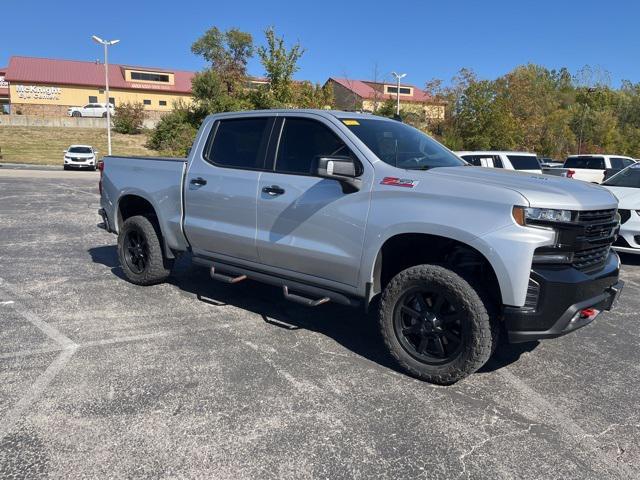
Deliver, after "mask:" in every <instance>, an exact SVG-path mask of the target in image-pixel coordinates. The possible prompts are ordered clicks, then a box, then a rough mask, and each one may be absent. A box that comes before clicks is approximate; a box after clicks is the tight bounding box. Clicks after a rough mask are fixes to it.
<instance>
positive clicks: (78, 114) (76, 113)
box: [71, 112, 82, 118]
mask: <svg viewBox="0 0 640 480" xmlns="http://www.w3.org/2000/svg"><path fill="white" fill-rule="evenodd" d="M71 116H72V117H76V118H78V117H81V116H82V114H81V113H80V112H73V113H72V114H71Z"/></svg>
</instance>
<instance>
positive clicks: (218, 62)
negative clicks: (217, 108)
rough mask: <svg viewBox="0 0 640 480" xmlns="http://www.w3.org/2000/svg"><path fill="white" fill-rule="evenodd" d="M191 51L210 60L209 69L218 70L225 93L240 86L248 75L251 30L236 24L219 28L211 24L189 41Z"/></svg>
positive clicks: (251, 48)
mask: <svg viewBox="0 0 640 480" xmlns="http://www.w3.org/2000/svg"><path fill="white" fill-rule="evenodd" d="M191 51H192V52H193V53H195V54H196V55H201V56H202V57H204V59H205V60H207V61H208V62H209V63H210V68H211V70H213V71H215V72H217V74H218V75H219V77H220V80H221V81H222V83H223V84H224V86H225V88H226V90H227V93H228V94H233V93H235V92H238V91H239V90H241V89H242V86H243V82H244V80H245V78H246V76H247V62H248V61H249V59H250V58H251V57H252V56H253V53H254V46H253V38H252V37H251V34H250V33H247V32H242V31H240V30H238V29H237V28H232V29H230V30H227V31H226V32H222V31H220V29H218V27H212V28H210V29H209V30H207V31H206V32H205V33H204V35H202V37H200V38H199V39H198V40H196V41H195V42H194V43H193V45H191Z"/></svg>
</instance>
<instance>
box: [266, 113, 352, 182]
mask: <svg viewBox="0 0 640 480" xmlns="http://www.w3.org/2000/svg"><path fill="white" fill-rule="evenodd" d="M335 155H341V156H351V152H350V151H349V148H348V147H347V146H346V145H345V144H344V142H343V141H342V140H340V139H339V138H338V137H337V136H336V135H335V134H334V133H333V132H332V131H331V130H329V128H327V127H325V126H324V125H323V124H321V123H319V122H316V121H315V120H308V119H306V118H287V119H285V121H284V127H283V130H282V135H281V136H280V145H279V146H278V155H277V157H276V171H277V172H285V173H303V174H310V173H312V168H313V164H314V160H315V159H316V158H317V157H319V156H335Z"/></svg>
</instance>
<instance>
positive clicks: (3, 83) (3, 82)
mask: <svg viewBox="0 0 640 480" xmlns="http://www.w3.org/2000/svg"><path fill="white" fill-rule="evenodd" d="M0 88H9V82H7V81H6V80H5V79H4V75H0Z"/></svg>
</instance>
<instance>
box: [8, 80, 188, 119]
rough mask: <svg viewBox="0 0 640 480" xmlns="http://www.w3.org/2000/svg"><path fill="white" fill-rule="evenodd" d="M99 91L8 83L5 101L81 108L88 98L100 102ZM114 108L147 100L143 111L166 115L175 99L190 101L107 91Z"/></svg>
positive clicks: (160, 94) (164, 95) (179, 96)
mask: <svg viewBox="0 0 640 480" xmlns="http://www.w3.org/2000/svg"><path fill="white" fill-rule="evenodd" d="M99 90H100V89H99V88H89V87H76V86H70V85H41V84H40V85H36V84H21V83H12V84H11V85H10V86H9V98H10V99H11V103H16V104H18V103H22V104H31V105H59V106H67V107H69V106H82V105H86V104H87V103H89V96H95V97H98V103H104V102H105V100H106V98H105V95H104V93H99ZM109 96H110V97H112V98H113V99H114V100H115V102H116V106H118V105H121V104H123V103H126V102H129V103H142V102H143V100H151V105H145V106H144V108H145V110H150V111H159V112H168V111H171V109H172V106H173V103H174V102H176V101H178V100H183V101H185V102H191V95H190V94H176V93H169V92H150V91H148V90H121V89H109ZM160 100H164V101H166V102H167V105H166V106H162V105H160Z"/></svg>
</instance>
